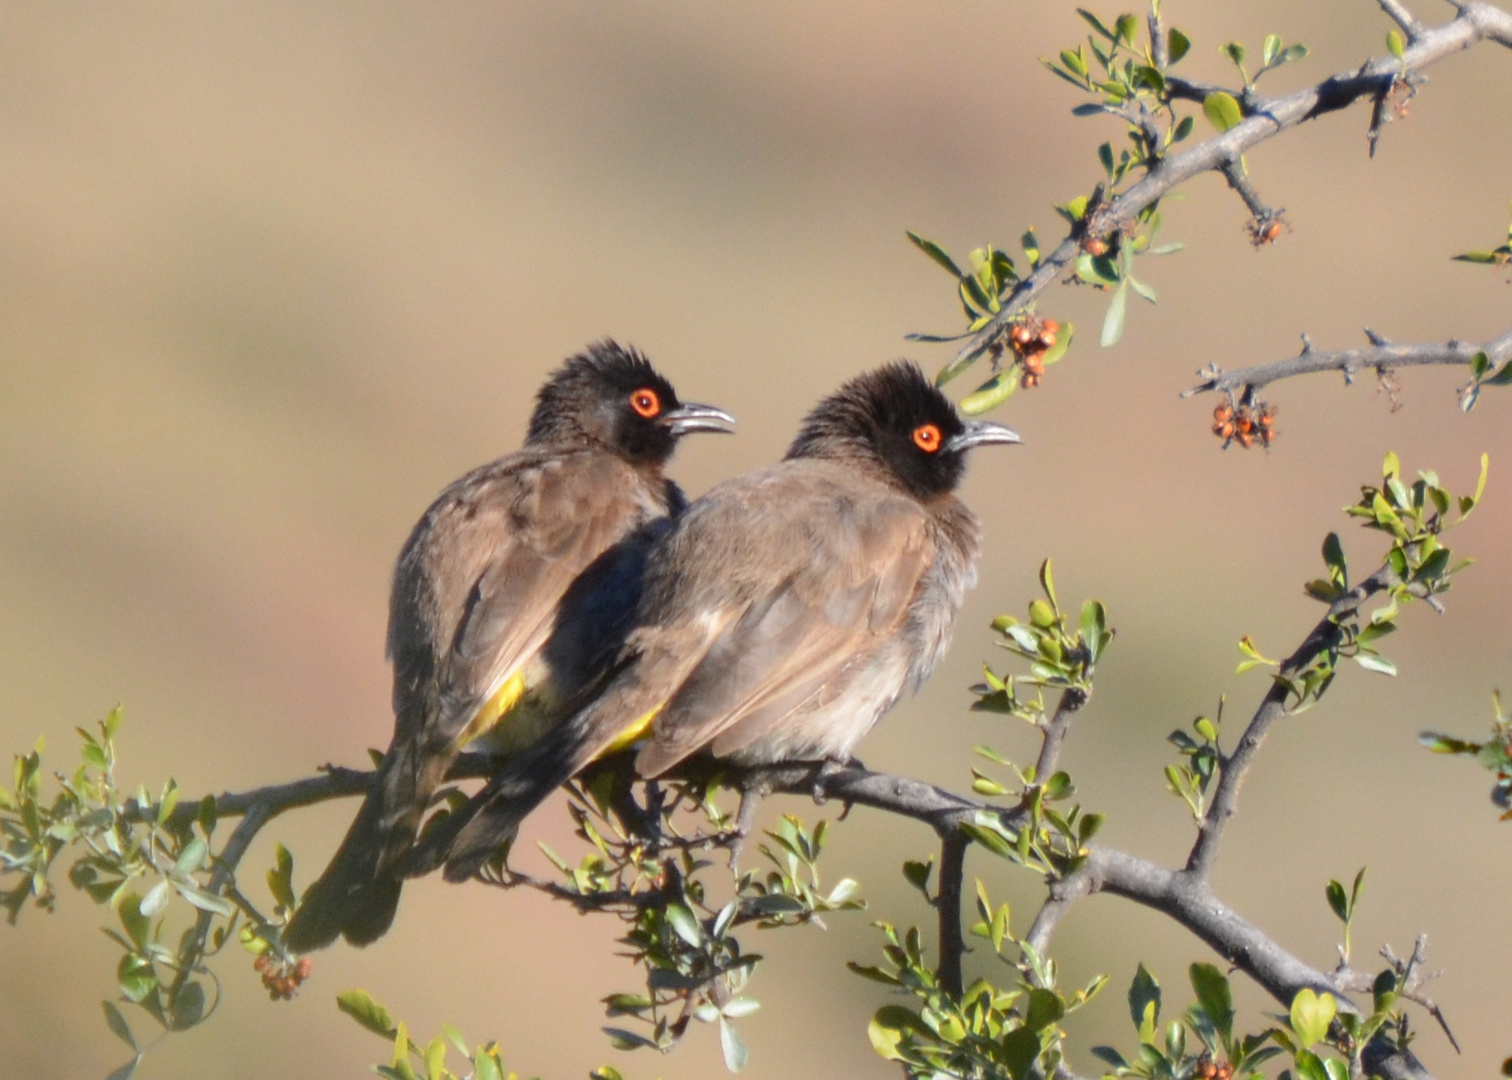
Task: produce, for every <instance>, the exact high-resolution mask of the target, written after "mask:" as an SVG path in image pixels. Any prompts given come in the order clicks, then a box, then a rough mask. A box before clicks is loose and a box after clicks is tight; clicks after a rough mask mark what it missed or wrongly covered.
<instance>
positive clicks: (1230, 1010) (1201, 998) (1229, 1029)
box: [1188, 963, 1234, 1040]
mask: <svg viewBox="0 0 1512 1080" xmlns="http://www.w3.org/2000/svg"><path fill="white" fill-rule="evenodd" d="M1188 974H1189V975H1190V976H1191V979H1192V990H1193V991H1194V992H1195V993H1196V995H1197V1001H1198V1002H1199V1003H1200V1004H1201V1005H1202V1010H1203V1011H1204V1012H1205V1013H1207V1015H1208V1019H1209V1020H1211V1021H1212V1022H1213V1027H1214V1028H1215V1029H1216V1030H1217V1032H1218V1034H1219V1035H1221V1036H1222V1037H1223V1038H1224V1039H1225V1040H1227V1039H1228V1038H1229V1036H1230V1035H1232V1034H1233V1030H1234V992H1233V989H1232V988H1231V987H1230V986H1229V981H1228V977H1227V976H1226V975H1224V974H1223V972H1221V971H1219V970H1218V969H1217V968H1216V967H1214V966H1213V965H1212V964H1201V963H1198V964H1193V965H1192V966H1191V967H1190V968H1189V969H1188Z"/></svg>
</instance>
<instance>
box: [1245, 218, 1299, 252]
mask: <svg viewBox="0 0 1512 1080" xmlns="http://www.w3.org/2000/svg"><path fill="white" fill-rule="evenodd" d="M1289 229H1291V222H1289V221H1287V220H1286V219H1285V218H1284V217H1282V216H1281V215H1280V214H1279V213H1267V214H1260V215H1256V216H1255V217H1252V218H1250V219H1249V221H1247V222H1245V225H1244V231H1245V232H1246V233H1248V234H1249V241H1250V243H1251V244H1253V245H1254V246H1255V247H1256V248H1262V247H1265V246H1266V245H1267V244H1274V243H1275V242H1276V241H1277V240H1279V239H1280V238H1281V234H1282V233H1283V232H1286V231H1288V230H1289Z"/></svg>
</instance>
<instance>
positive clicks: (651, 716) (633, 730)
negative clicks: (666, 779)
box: [604, 701, 667, 754]
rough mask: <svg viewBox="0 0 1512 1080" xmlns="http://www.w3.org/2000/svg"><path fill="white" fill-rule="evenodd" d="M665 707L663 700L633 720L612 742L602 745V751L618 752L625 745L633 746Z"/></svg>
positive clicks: (607, 752)
mask: <svg viewBox="0 0 1512 1080" xmlns="http://www.w3.org/2000/svg"><path fill="white" fill-rule="evenodd" d="M666 707H667V703H666V702H665V701H664V702H662V703H661V704H660V705H658V706H657V707H656V708H654V709H652V710H651V711H650V712H648V713H647V714H646V715H645V716H642V717H641V718H640V719H639V720H637V721H635V723H633V724H631V725H630V726H629V727H627V728H626V729H625V730H624V731H622V732H620V733H619V734H618V735H616V736H615V737H614V741H613V742H611V743H610V744H609V745H608V746H606V747H604V753H605V754H614V753H618V752H619V751H621V750H624V749H625V748H626V747H629V746H633V745H634V744H635V743H637V742H639V741H640V740H641V739H643V738H645V736H646V733H647V732H649V731H650V730H651V725H652V724H653V723H655V722H656V718H657V717H658V716H660V715H661V711H662V710H663V709H665V708H666Z"/></svg>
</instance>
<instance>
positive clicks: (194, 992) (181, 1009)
mask: <svg viewBox="0 0 1512 1080" xmlns="http://www.w3.org/2000/svg"><path fill="white" fill-rule="evenodd" d="M171 1009H172V1014H171V1015H172V1018H173V1023H172V1024H171V1025H170V1026H171V1027H172V1029H173V1030H174V1031H188V1030H189V1029H190V1028H192V1027H194V1025H195V1024H198V1023H199V1022H200V1021H201V1020H203V1019H204V1018H205V986H204V984H203V983H197V982H190V983H185V984H184V985H183V986H181V987H179V992H178V993H177V994H175V995H174V997H173V1004H172V1006H171Z"/></svg>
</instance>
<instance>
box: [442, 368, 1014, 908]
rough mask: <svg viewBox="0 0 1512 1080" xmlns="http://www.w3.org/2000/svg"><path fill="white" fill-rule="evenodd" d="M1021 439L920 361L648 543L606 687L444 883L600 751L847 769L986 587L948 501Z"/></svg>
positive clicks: (468, 870)
mask: <svg viewBox="0 0 1512 1080" xmlns="http://www.w3.org/2000/svg"><path fill="white" fill-rule="evenodd" d="M1018 441H1019V438H1018V436H1017V435H1015V434H1014V433H1013V432H1012V431H1010V430H1009V429H1008V428H1006V427H1003V426H1002V425H1000V424H993V423H988V422H985V421H972V422H968V421H963V420H962V419H961V418H960V416H958V415H957V413H956V410H955V408H954V407H953V406H952V405H951V404H950V401H949V400H948V399H947V398H946V397H945V396H944V395H943V394H942V393H940V391H939V390H937V389H936V388H935V387H934V386H933V385H931V383H930V382H929V380H928V379H926V378H925V376H924V374H923V373H922V372H921V371H920V370H919V369H918V368H917V367H915V366H914V365H912V364H908V363H896V364H891V365H888V366H886V367H882V368H879V369H877V370H875V371H871V372H868V373H866V374H864V375H861V376H859V377H857V378H855V379H852V380H851V381H850V382H848V383H846V384H845V385H844V386H842V387H841V388H840V390H839V391H838V392H837V393H835V394H834V395H832V396H830V397H828V398H825V399H824V400H823V401H821V402H820V403H819V404H818V406H816V407H815V408H814V410H813V411H812V412H811V413H810V414H809V415H808V417H807V419H805V420H804V421H803V424H802V426H801V427H800V429H799V431H798V437H797V439H795V440H794V442H793V444H792V446H791V447H790V448H789V450H788V452H787V456H786V457H785V458H783V460H782V461H780V462H778V463H777V464H775V465H771V466H768V467H766V468H763V469H758V470H756V471H755V472H751V473H747V474H745V475H743V476H740V477H737V478H735V479H733V480H730V481H727V482H726V483H723V484H720V485H719V486H717V487H715V488H713V489H712V490H711V491H709V492H708V494H706V495H704V496H703V497H702V498H700V499H698V500H696V501H695V502H694V503H693V504H692V505H690V506H689V507H688V509H687V510H686V511H685V512H684V513H683V514H682V515H681V516H680V517H679V518H678V519H677V520H676V521H675V522H674V523H673V524H672V525H671V526H670V527H669V528H668V529H667V531H666V532H665V534H664V535H662V536H661V537H660V538H659V539H658V540H657V541H656V543H655V544H654V545H653V546H652V549H651V551H650V553H649V554H648V556H647V563H646V570H645V582H644V589H643V592H642V594H641V599H640V605H639V608H638V610H637V612H636V616H635V625H634V628H633V629H632V630H631V631H630V632H629V635H628V637H627V639H626V643H625V645H624V647H623V649H622V651H621V654H620V658H619V660H618V662H617V670H616V672H615V674H614V676H613V677H612V679H611V680H610V681H609V682H608V683H607V685H606V686H605V688H604V690H603V691H602V693H600V694H599V695H598V696H597V697H596V698H595V699H594V700H593V701H592V702H591V703H589V704H588V705H587V706H586V707H585V708H583V709H582V710H580V711H579V712H578V713H576V714H575V715H574V716H573V717H572V718H571V719H570V720H567V721H564V722H562V723H561V724H559V725H558V726H556V727H555V728H554V729H553V730H552V732H551V735H550V736H549V737H548V738H546V739H543V740H541V741H540V742H539V743H537V744H536V745H534V746H533V747H532V748H531V749H530V750H529V751H527V752H526V753H525V754H524V755H522V756H520V757H519V758H517V759H514V760H512V761H511V762H510V763H509V765H507V766H506V767H505V769H504V770H502V771H501V772H500V773H498V774H496V775H495V776H494V778H493V779H492V780H491V781H490V783H489V784H488V786H487V787H485V789H484V790H483V792H481V793H480V794H479V795H478V796H476V797H474V799H473V800H472V802H471V803H470V804H469V808H468V810H467V811H466V812H464V813H463V814H460V815H459V816H458V819H457V821H456V823H455V824H454V825H453V827H452V828H453V831H454V832H455V835H454V836H448V837H446V842H447V843H448V844H449V849H448V858H447V862H446V877H447V879H448V880H452V881H460V880H464V879H466V878H468V877H470V876H471V875H473V874H474V873H475V872H476V871H477V870H478V869H479V868H480V867H481V866H482V865H483V864H484V863H485V862H487V860H488V859H489V858H490V857H491V856H492V854H493V853H494V852H495V851H496V850H497V849H498V846H499V844H500V843H501V842H502V841H503V839H505V838H506V837H507V836H509V835H511V834H512V832H513V830H514V829H515V828H516V826H517V825H518V824H519V822H520V820H521V819H522V818H523V817H524V816H525V815H526V814H528V813H529V812H530V810H531V809H532V808H534V807H535V806H536V805H537V804H538V803H539V802H540V801H541V800H542V799H544V798H545V797H546V796H547V795H548V794H549V793H550V792H551V791H552V790H553V789H554V788H555V787H556V786H557V785H558V784H560V783H562V782H564V781H565V780H567V779H568V778H569V777H571V776H572V775H573V774H574V773H575V772H577V771H578V770H579V769H581V768H582V767H583V766H584V765H586V764H588V763H589V762H591V761H593V760H594V759H595V758H597V757H599V756H600V755H602V754H604V753H605V752H606V751H608V750H612V749H617V748H620V747H623V746H626V745H630V744H632V743H638V744H639V747H640V748H639V750H638V751H637V753H636V757H635V766H636V769H637V771H638V772H639V774H640V775H641V776H642V777H646V778H650V777H655V776H658V775H660V774H662V773H663V772H665V771H666V770H668V769H670V768H672V767H673V766H674V765H676V764H677V763H678V762H680V761H682V760H683V759H684V758H686V757H688V756H689V755H690V754H694V753H698V752H710V753H712V754H713V755H714V756H716V757H719V758H726V759H729V760H731V761H733V762H735V763H737V764H740V765H761V764H771V763H775V762H782V761H808V760H819V759H827V760H834V761H846V760H848V759H849V757H850V753H851V750H852V748H854V747H855V745H856V743H857V742H858V741H860V739H861V737H862V736H863V735H865V734H866V733H867V731H869V730H870V729H871V727H872V725H873V724H875V723H876V722H877V720H878V719H879V718H880V717H881V716H882V714H883V713H885V712H886V711H887V710H888V709H890V708H891V707H892V706H893V705H894V704H895V703H896V702H897V701H898V699H899V698H900V697H901V696H902V695H903V694H904V693H905V692H911V691H913V690H915V689H917V688H918V686H919V684H920V683H922V682H923V681H924V680H925V679H926V678H927V677H928V676H929V674H930V672H931V671H933V670H934V667H935V665H936V663H938V662H939V659H940V657H941V655H942V654H943V653H944V651H945V649H946V646H947V644H948V643H949V639H950V633H951V628H952V626H953V625H954V623H955V620H956V616H957V614H958V613H959V612H960V609H961V603H962V601H963V599H964V597H965V593H966V590H967V589H968V588H970V587H971V586H972V585H973V584H974V583H975V580H976V561H977V548H978V542H979V529H978V525H977V519H976V516H975V515H974V514H973V513H972V512H971V511H970V510H969V509H967V507H966V506H965V504H964V503H962V502H961V501H960V500H959V499H957V498H956V497H955V495H954V494H953V492H954V490H955V488H956V485H957V484H958V483H959V482H960V479H961V476H962V473H963V471H964V469H965V464H966V460H965V458H966V452H967V451H968V450H970V449H971V448H972V447H974V446H981V445H984V444H987V443H1016V442H1018Z"/></svg>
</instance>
